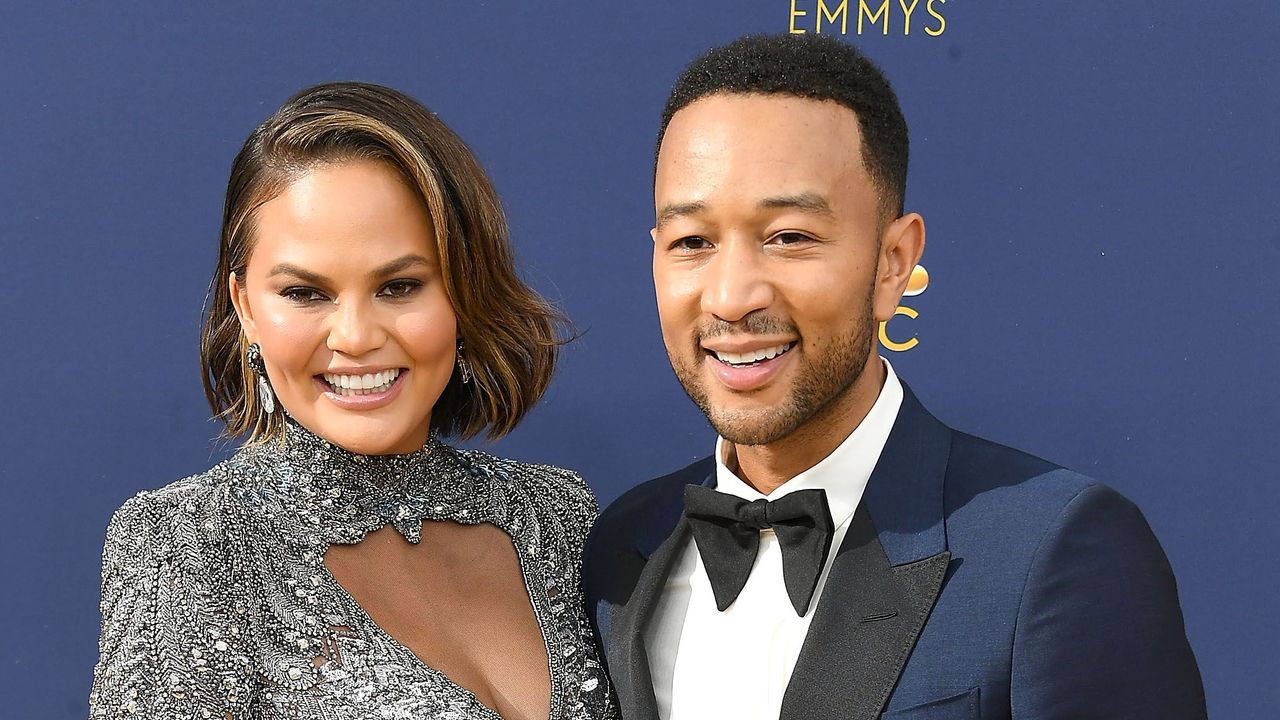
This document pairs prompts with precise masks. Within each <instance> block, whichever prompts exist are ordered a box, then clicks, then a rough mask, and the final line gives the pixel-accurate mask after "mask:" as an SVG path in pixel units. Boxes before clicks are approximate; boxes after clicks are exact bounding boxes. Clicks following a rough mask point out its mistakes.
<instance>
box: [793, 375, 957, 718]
mask: <svg viewBox="0 0 1280 720" xmlns="http://www.w3.org/2000/svg"><path fill="white" fill-rule="evenodd" d="M903 393H904V397H903V400H902V407H901V408H900V410H899V411H898V418H897V420H896V421H895V423H894V427H893V431H892V432H891V433H890V435H889V439H888V441H887V442H886V443H885V447H884V450H883V451H882V452H881V454H880V460H879V462H878V463H877V465H876V469H875V471H874V472H873V473H872V474H871V479H870V480H869V482H868V483H867V490H866V492H865V493H864V496H863V500H862V502H861V503H860V504H859V506H858V509H857V511H856V512H855V513H854V516H853V520H852V521H851V525H850V527H849V530H848V532H847V533H846V534H845V538H844V541H843V542H842V543H841V544H840V548H839V550H838V551H837V554H836V558H835V560H834V562H833V564H832V567H831V572H830V574H829V575H828V577H827V581H826V584H825V586H824V587H823V590H822V596H821V598H820V599H819V602H818V607H817V609H816V610H815V614H814V617H813V622H812V624H811V625H810V626H809V632H808V635H807V636H806V638H805V642H804V645H803V647H802V649H801V652H800V658H799V660H798V662H797V663H796V667H795V670H794V671H793V673H792V675H791V681H790V684H789V685H788V686H787V692H786V695H785V696H784V697H783V703H782V718H784V719H790V718H795V719H796V720H801V719H803V720H825V719H826V718H833V719H834V718H865V719H867V720H871V719H873V718H876V717H879V715H880V712H881V710H882V709H883V708H884V706H885V704H886V702H887V701H888V699H889V696H890V694H891V693H892V692H893V688H894V686H895V685H896V684H897V682H898V677H899V676H900V675H901V673H902V668H903V666H904V665H905V664H906V660H907V657H908V656H909V655H910V654H911V650H912V648H913V647H914V646H915V642H916V638H918V637H919V635H920V631H921V629H922V628H923V627H924V623H925V621H926V620H927V619H928V617H929V612H930V611H931V610H932V609H933V604H934V601H935V600H936V599H937V597H938V592H939V591H940V589H941V587H942V583H943V579H944V578H945V577H946V572H947V566H948V563H949V561H950V557H951V556H950V553H949V552H947V550H946V535H945V529H944V526H943V496H942V492H943V477H944V475H945V472H946V464H947V455H948V451H949V448H950V442H951V438H950V434H951V431H950V430H949V429H948V428H947V427H946V426H945V425H943V424H942V423H940V422H938V421H937V420H936V419H934V418H933V416H931V415H929V413H928V412H927V411H926V410H925V409H924V407H923V406H921V405H920V403H919V401H918V400H916V398H915V396H914V395H913V394H912V393H911V390H910V389H909V388H907V387H906V386H905V384H904V386H903Z"/></svg>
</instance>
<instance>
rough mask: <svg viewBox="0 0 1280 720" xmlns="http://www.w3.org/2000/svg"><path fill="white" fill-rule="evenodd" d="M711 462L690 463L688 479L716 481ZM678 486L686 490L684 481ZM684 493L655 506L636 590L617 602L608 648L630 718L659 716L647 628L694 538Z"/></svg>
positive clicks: (640, 540) (644, 535) (641, 541)
mask: <svg viewBox="0 0 1280 720" xmlns="http://www.w3.org/2000/svg"><path fill="white" fill-rule="evenodd" d="M706 466H710V463H705V466H704V463H699V464H698V465H695V466H694V467H692V468H690V472H689V475H688V482H691V483H697V482H702V483H703V484H710V483H711V482H712V480H713V478H714V475H713V474H710V473H709V471H708V470H707V467H706ZM675 487H678V488H680V489H681V492H683V487H684V483H678V484H676V485H675ZM682 498H683V495H682V494H681V493H672V494H671V495H670V497H668V498H667V499H666V502H664V503H663V505H662V507H658V508H654V519H653V522H652V523H650V524H649V525H648V527H646V528H643V529H642V530H641V532H640V533H639V536H638V537H637V539H636V543H635V547H634V552H635V553H636V554H637V555H638V558H634V556H633V559H638V560H639V562H641V563H643V567H642V568H641V569H640V571H639V574H638V577H637V579H636V583H635V586H634V588H633V589H632V591H631V596H630V597H629V598H628V599H627V601H626V603H625V604H624V605H621V606H620V607H617V608H615V610H614V614H613V617H612V618H611V621H610V623H609V630H608V638H607V640H606V642H605V654H606V658H607V661H608V665H609V670H610V674H611V676H612V680H613V684H614V691H615V692H616V693H617V695H618V704H619V706H620V707H621V709H622V714H623V717H624V718H626V719H627V720H639V719H641V718H643V719H646V720H648V719H650V718H657V717H658V706H657V700H656V699H655V698H654V694H653V679H652V675H651V674H650V669H649V654H648V652H647V651H646V649H645V643H644V628H645V625H646V624H647V623H648V622H649V619H650V618H651V617H652V616H653V613H654V610H655V609H657V606H658V602H659V601H660V600H661V599H662V591H663V588H664V587H665V586H666V582H667V576H668V575H670V574H671V568H672V566H673V565H674V564H675V563H676V561H677V560H678V559H679V558H680V553H681V550H682V549H683V548H684V546H685V543H686V542H688V540H689V536H690V530H689V524H688V521H686V520H685V519H684V503H683V500H682Z"/></svg>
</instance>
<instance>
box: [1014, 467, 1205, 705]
mask: <svg viewBox="0 0 1280 720" xmlns="http://www.w3.org/2000/svg"><path fill="white" fill-rule="evenodd" d="M1010 690H1011V701H1012V706H1013V717H1015V718H1035V719H1036V720H1051V719H1053V718H1064V719H1066V718H1085V717H1106V718H1162V719H1169V720H1176V719H1180V718H1187V719H1188V720H1190V719H1193V718H1204V717H1205V716H1206V711H1205V700H1204V689H1203V685H1202V684H1201V680H1200V671H1199V669H1198V667H1197V666H1196V660H1195V656H1194V655H1193V654H1192V652H1191V646H1190V644H1189V643H1188V642H1187V637H1186V632H1185V629H1184V627H1183V622H1182V611H1181V608H1180V607H1179V605H1178V591H1177V587H1176V585H1175V583H1174V578H1173V571H1172V570H1171V568H1170V567H1169V561H1168V560H1167V559H1166V557H1165V554H1164V551H1163V550H1162V549H1161V547H1160V543H1159V542H1158V541H1157V540H1156V538H1155V535H1154V534H1153V533H1152V532H1151V528H1150V526H1148V525H1147V522H1146V520H1145V519H1144V518H1143V516H1142V513H1141V512H1140V511H1139V510H1138V508H1137V507H1136V506H1134V505H1133V503H1131V502H1129V501H1128V500H1126V499H1125V498H1124V497H1123V496H1121V495H1120V494H1119V493H1117V492H1115V491H1114V490H1111V489H1109V488H1107V487H1105V486H1101V485H1092V486H1089V487H1087V488H1086V489H1084V490H1082V491H1081V492H1080V493H1079V494H1078V495H1076V496H1075V497H1074V498H1073V499H1072V500H1071V501H1070V502H1069V503H1067V505H1066V506H1065V508H1064V509H1063V511H1062V513H1061V515H1060V516H1059V517H1058V520H1057V522H1056V523H1055V524H1054V525H1053V526H1052V527H1050V528H1049V530H1048V531H1047V532H1046V534H1045V536H1044V537H1043V538H1042V539H1041V541H1040V545H1039V548H1038V549H1037V550H1036V554H1035V557H1034V559H1033V561H1032V564H1031V568H1030V571H1029V573H1028V576H1027V580H1026V587H1025V588H1024V590H1023V597H1022V605H1021V607H1020V609H1019V612H1018V620H1017V627H1016V630H1015V635H1014V646H1013V659H1012V673H1011V688H1010Z"/></svg>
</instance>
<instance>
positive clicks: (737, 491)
mask: <svg viewBox="0 0 1280 720" xmlns="http://www.w3.org/2000/svg"><path fill="white" fill-rule="evenodd" d="M881 362H883V363H884V369H885V377H884V385H883V386H882V387H881V388H880V395H879V397H877V398H876V402H875V404H874V405H872V406H871V410H870V411H869V412H868V413H867V416H866V417H864V418H863V419H862V422H860V423H858V427H856V428H854V430H853V432H852V433H850V434H849V437H847V438H845V440H844V442H842V443H840V444H839V445H838V446H836V449H835V450H832V451H831V454H830V455H827V456H826V457H825V458H823V459H822V460H820V461H819V462H818V464H816V465H814V466H813V467H811V468H809V469H808V470H805V471H803V472H801V473H799V474H798V475H796V476H795V477H793V478H791V479H790V480H788V481H787V482H785V483H783V484H782V486H781V487H779V488H778V489H777V490H774V491H773V493H772V494H771V495H767V496H766V495H762V494H761V493H760V492H759V491H758V490H756V489H755V488H753V487H751V486H750V485H748V484H747V483H746V482H744V481H743V480H742V479H741V478H739V477H738V476H737V475H735V474H734V472H733V471H732V470H730V469H729V468H728V466H726V465H725V463H724V459H725V457H726V456H727V455H728V449H729V445H728V441H726V440H725V439H724V438H716V456H715V457H716V489H717V490H719V491H720V492H723V493H728V494H730V495H735V496H737V497H740V498H742V499H744V500H759V499H770V500H777V499H778V498H780V497H782V496H783V495H786V494H788V493H793V492H796V491H797V490H807V489H815V488H816V489H821V490H825V491H826V493H827V504H828V505H829V506H830V507H831V519H832V521H834V522H835V524H836V527H839V526H840V525H843V524H844V523H845V522H846V521H848V520H849V518H850V517H852V516H853V511H854V510H856V509H857V508H858V503H859V502H861V501H862V493H863V490H865V489H866V487H867V481H868V480H870V479H871V471H872V470H874V469H875V467H876V463H877V462H878V461H879V460H880V452H881V451H882V450H884V445H885V442H887V441H888V439H889V431H891V430H892V429H893V423H894V421H895V420H897V418H898V410H899V408H901V407H902V383H901V382H900V381H899V380H898V376H897V374H896V373H894V371H893V366H892V365H890V364H889V361H888V360H885V359H884V358H881Z"/></svg>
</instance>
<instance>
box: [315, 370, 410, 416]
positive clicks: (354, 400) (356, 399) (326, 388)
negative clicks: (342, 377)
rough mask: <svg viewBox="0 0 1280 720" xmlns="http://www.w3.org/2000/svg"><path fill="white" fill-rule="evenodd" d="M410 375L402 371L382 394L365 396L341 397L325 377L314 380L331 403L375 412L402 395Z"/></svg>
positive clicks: (347, 408)
mask: <svg viewBox="0 0 1280 720" xmlns="http://www.w3.org/2000/svg"><path fill="white" fill-rule="evenodd" d="M408 374H409V371H408V370H403V369H402V370H401V371H400V374H399V375H397V376H396V379H395V380H392V381H391V385H390V386H389V387H388V388H387V389H386V390H383V391H382V392H377V393H367V394H365V395H339V394H338V393H337V392H334V390H333V387H332V386H331V385H329V383H328V382H326V381H325V379H324V377H322V376H316V377H315V378H314V380H315V382H316V384H317V385H319V386H320V391H321V394H323V395H324V397H325V398H326V399H328V400H329V402H332V403H333V404H334V405H337V406H338V407H340V408H342V409H344V410H375V409H377V408H380V407H383V406H384V405H387V404H389V403H390V402H391V401H392V400H395V399H396V396H398V395H399V394H400V388H401V386H402V385H404V378H405V376H406V375H408Z"/></svg>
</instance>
